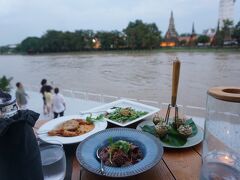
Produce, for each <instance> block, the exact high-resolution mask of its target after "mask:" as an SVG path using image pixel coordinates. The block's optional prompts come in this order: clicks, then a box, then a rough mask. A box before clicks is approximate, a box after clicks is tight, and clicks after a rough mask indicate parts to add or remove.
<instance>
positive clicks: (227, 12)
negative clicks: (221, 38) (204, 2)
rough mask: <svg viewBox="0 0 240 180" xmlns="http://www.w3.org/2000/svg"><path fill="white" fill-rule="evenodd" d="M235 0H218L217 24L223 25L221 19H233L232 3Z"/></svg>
mask: <svg viewBox="0 0 240 180" xmlns="http://www.w3.org/2000/svg"><path fill="white" fill-rule="evenodd" d="M235 2H236V0H220V2H219V17H218V21H219V23H220V24H219V26H220V29H221V28H222V27H223V20H227V19H228V20H230V21H233V19H234V4H235Z"/></svg>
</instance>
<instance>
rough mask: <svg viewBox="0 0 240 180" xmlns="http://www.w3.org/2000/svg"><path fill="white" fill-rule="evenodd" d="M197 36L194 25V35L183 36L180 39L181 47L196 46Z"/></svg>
mask: <svg viewBox="0 0 240 180" xmlns="http://www.w3.org/2000/svg"><path fill="white" fill-rule="evenodd" d="M197 38H198V36H197V34H196V31H195V27H194V23H193V24H192V33H191V34H183V35H181V36H179V37H178V40H179V43H180V45H181V46H195V45H196V41H197Z"/></svg>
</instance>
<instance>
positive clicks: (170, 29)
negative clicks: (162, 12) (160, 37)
mask: <svg viewBox="0 0 240 180" xmlns="http://www.w3.org/2000/svg"><path fill="white" fill-rule="evenodd" d="M177 37H178V34H177V32H176V29H175V24H174V17H173V11H171V16H170V20H169V26H168V30H167V32H166V35H165V39H171V38H177Z"/></svg>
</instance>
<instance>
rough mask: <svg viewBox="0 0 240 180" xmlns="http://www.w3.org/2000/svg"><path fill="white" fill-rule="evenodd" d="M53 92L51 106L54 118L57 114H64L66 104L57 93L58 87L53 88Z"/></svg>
mask: <svg viewBox="0 0 240 180" xmlns="http://www.w3.org/2000/svg"><path fill="white" fill-rule="evenodd" d="M54 93H55V94H54V95H53V99H52V107H53V113H54V118H57V117H58V114H59V115H60V116H63V115H64V111H65V107H66V105H65V101H64V98H63V95H62V94H60V93H59V89H58V88H55V89H54Z"/></svg>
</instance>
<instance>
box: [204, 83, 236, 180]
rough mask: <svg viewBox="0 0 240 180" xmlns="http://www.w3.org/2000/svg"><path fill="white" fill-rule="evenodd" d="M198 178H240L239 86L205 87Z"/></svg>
mask: <svg viewBox="0 0 240 180" xmlns="http://www.w3.org/2000/svg"><path fill="white" fill-rule="evenodd" d="M201 179H204V180H205V179H206V180H208V179H210V180H212V179H214V180H215V179H217V180H221V179H222V180H239V179H240V87H214V88H210V89H209V90H208V96H207V114H206V121H205V135H204V141H203V164H202V170H201Z"/></svg>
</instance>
